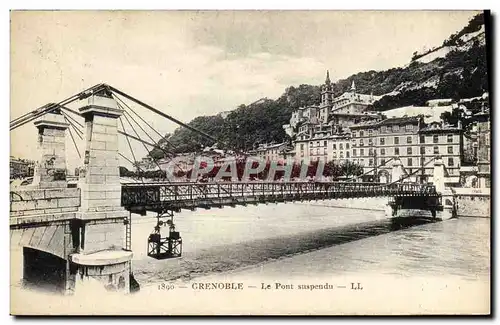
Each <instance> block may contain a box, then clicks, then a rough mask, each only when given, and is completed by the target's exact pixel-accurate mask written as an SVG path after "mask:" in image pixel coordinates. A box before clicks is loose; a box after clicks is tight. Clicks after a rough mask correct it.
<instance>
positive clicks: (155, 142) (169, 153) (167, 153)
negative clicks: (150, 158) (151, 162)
mask: <svg viewBox="0 0 500 325" xmlns="http://www.w3.org/2000/svg"><path fill="white" fill-rule="evenodd" d="M118 105H119V106H120V104H118ZM123 111H124V112H125V114H124V116H127V115H128V117H130V119H131V120H132V121H133V122H134V123H135V124H136V125H137V126H138V127H139V128H140V129H141V131H142V132H144V134H146V135H147V136H148V138H149V139H150V140H151V141H153V143H154V144H155V145H157V146H158V148H161V149H162V151H163V153H164V154H165V155H167V156H170V155H173V154H174V153H173V152H169V151H167V150H165V149H163V148H162V147H161V145H160V144H159V143H158V142H157V141H155V139H153V138H152V137H151V136H150V135H149V134H148V133H147V132H146V131H145V130H144V129H143V128H142V126H141V125H140V124H139V122H137V121H136V120H135V119H134V117H133V116H132V115H130V113H129V112H128V111H126V110H123ZM127 120H128V119H127ZM148 152H149V150H148Z"/></svg>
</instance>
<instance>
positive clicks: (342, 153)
mask: <svg viewBox="0 0 500 325" xmlns="http://www.w3.org/2000/svg"><path fill="white" fill-rule="evenodd" d="M340 158H341V159H342V158H344V152H343V151H341V152H340Z"/></svg>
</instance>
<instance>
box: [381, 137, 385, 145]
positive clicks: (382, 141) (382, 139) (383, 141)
mask: <svg viewBox="0 0 500 325" xmlns="http://www.w3.org/2000/svg"><path fill="white" fill-rule="evenodd" d="M384 144H385V138H380V145H381V146H383V145H384Z"/></svg>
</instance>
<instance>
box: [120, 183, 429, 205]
mask: <svg viewBox="0 0 500 325" xmlns="http://www.w3.org/2000/svg"><path fill="white" fill-rule="evenodd" d="M398 195H403V196H409V195H419V196H435V195H437V193H436V189H435V187H434V186H433V185H428V184H425V185H422V184H415V183H395V184H381V183H350V182H219V183H164V184H161V183H142V184H138V183H133V184H123V185H122V205H123V206H126V207H131V206H146V205H157V204H162V205H165V204H166V205H168V204H171V205H178V204H179V203H180V202H184V203H183V204H182V205H183V206H186V205H191V206H197V205H202V204H204V203H206V202H207V201H213V202H221V200H226V201H227V200H229V201H231V200H234V201H238V200H239V199H249V198H253V199H255V200H258V201H260V202H266V201H274V200H279V199H284V200H290V201H293V200H301V199H334V198H354V197H375V196H398ZM226 201H225V202H226Z"/></svg>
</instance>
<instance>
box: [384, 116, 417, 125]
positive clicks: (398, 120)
mask: <svg viewBox="0 0 500 325" xmlns="http://www.w3.org/2000/svg"><path fill="white" fill-rule="evenodd" d="M421 119H422V116H406V117H393V118H388V119H385V120H382V121H380V122H379V125H393V124H410V123H418V122H420V121H421Z"/></svg>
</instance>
